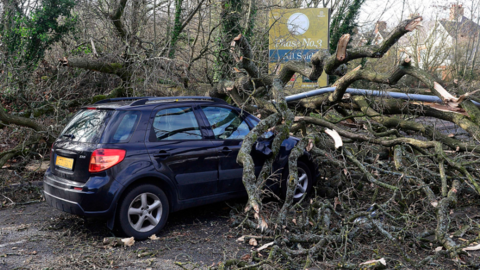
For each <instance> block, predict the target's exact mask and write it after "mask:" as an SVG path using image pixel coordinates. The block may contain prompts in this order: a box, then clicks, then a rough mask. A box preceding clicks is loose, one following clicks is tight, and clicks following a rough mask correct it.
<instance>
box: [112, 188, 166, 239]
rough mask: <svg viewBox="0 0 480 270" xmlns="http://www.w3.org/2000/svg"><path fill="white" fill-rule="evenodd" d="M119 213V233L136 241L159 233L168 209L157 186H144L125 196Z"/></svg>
mask: <svg viewBox="0 0 480 270" xmlns="http://www.w3.org/2000/svg"><path fill="white" fill-rule="evenodd" d="M119 211H120V212H119V215H118V217H119V225H120V229H121V231H122V232H123V233H125V234H126V235H127V236H133V237H134V238H135V239H136V240H144V239H147V238H148V237H150V236H151V235H152V234H157V233H158V232H160V230H161V229H162V228H163V227H164V226H165V224H166V223H167V218H168V214H169V211H170V209H169V204H168V199H167V196H166V195H165V193H164V192H163V191H162V190H161V189H160V188H159V187H157V186H154V185H149V184H145V185H141V186H138V187H135V188H133V189H132V190H130V191H129V192H128V193H127V194H126V195H125V197H124V198H123V200H122V202H121V204H120V209H119Z"/></svg>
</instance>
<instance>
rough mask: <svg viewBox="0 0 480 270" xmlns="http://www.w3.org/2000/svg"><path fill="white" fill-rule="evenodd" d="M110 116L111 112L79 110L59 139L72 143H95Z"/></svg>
mask: <svg viewBox="0 0 480 270" xmlns="http://www.w3.org/2000/svg"><path fill="white" fill-rule="evenodd" d="M111 114H112V111H111V110H81V111H79V112H78V113H77V114H76V115H75V116H74V117H73V119H72V120H71V121H70V122H69V123H68V125H67V126H66V127H65V129H64V130H63V132H62V133H61V135H60V138H61V139H69V140H71V141H74V142H86V143H97V142H98V140H99V139H100V137H101V135H102V130H103V128H104V126H105V125H106V122H107V120H108V118H109V117H110V116H111Z"/></svg>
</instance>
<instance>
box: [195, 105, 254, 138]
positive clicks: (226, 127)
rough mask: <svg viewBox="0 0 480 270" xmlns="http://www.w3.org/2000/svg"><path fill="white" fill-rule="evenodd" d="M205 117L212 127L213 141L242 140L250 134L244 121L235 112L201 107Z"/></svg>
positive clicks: (219, 108) (212, 107)
mask: <svg viewBox="0 0 480 270" xmlns="http://www.w3.org/2000/svg"><path fill="white" fill-rule="evenodd" d="M202 110H203V112H204V113H205V116H206V117H207V119H208V122H209V124H210V126H211V127H212V130H213V134H214V135H215V139H221V140H238V139H240V140H241V139H243V138H245V136H246V135H247V134H248V133H249V132H250V128H249V127H248V125H247V123H246V122H245V120H243V119H242V118H241V117H240V116H239V115H238V114H237V112H236V111H234V110H232V109H228V108H223V107H214V106H208V107H202Z"/></svg>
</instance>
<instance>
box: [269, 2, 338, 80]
mask: <svg viewBox="0 0 480 270" xmlns="http://www.w3.org/2000/svg"><path fill="white" fill-rule="evenodd" d="M328 16H329V12H328V8H307V9H275V10H272V12H271V13H270V21H269V22H270V26H271V28H270V32H269V53H270V57H269V58H270V63H269V69H270V72H277V73H278V72H279V71H280V70H281V68H282V63H284V62H286V61H291V60H304V61H306V62H310V60H311V58H312V56H313V54H314V53H316V52H317V51H318V50H321V49H324V50H328V41H329V40H328V33H329V28H328V26H329V25H328V21H329V18H328ZM327 83H328V80H327V75H326V74H325V72H324V73H322V76H321V77H320V78H318V81H311V80H309V79H308V78H307V77H304V76H301V75H298V74H295V75H294V77H292V79H291V82H290V84H291V85H292V87H293V88H294V89H308V88H317V87H324V86H327Z"/></svg>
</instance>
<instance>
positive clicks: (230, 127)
mask: <svg viewBox="0 0 480 270" xmlns="http://www.w3.org/2000/svg"><path fill="white" fill-rule="evenodd" d="M201 109H202V111H203V113H204V115H205V117H206V119H207V121H208V124H209V125H210V127H211V132H213V134H212V135H211V136H212V143H213V145H214V147H215V149H216V150H217V152H218V156H219V175H218V177H219V181H218V192H219V193H230V192H239V191H245V187H244V185H243V182H242V173H243V167H242V166H240V165H239V164H238V163H237V155H238V152H239V150H240V147H241V146H242V142H243V139H244V138H245V136H246V135H247V134H248V133H249V132H250V127H249V125H248V124H247V122H246V121H245V120H244V119H243V117H241V116H240V115H239V114H238V112H237V111H236V110H234V109H232V108H228V107H226V106H213V105H211V106H202V107H201ZM254 161H255V163H258V161H257V160H254ZM256 165H257V166H256V167H258V168H261V167H259V166H258V164H256ZM257 173H258V172H257Z"/></svg>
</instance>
